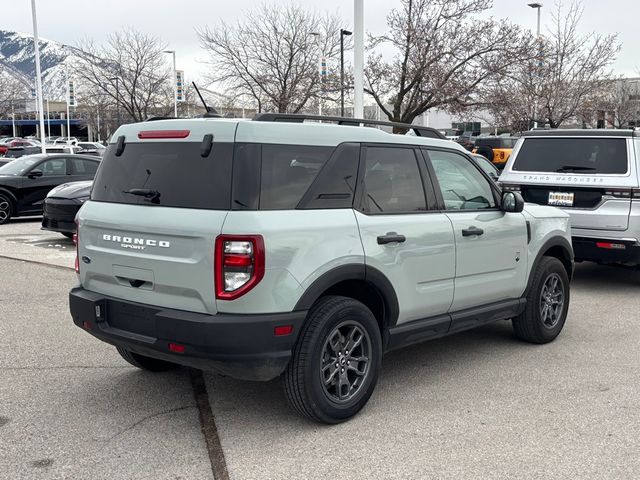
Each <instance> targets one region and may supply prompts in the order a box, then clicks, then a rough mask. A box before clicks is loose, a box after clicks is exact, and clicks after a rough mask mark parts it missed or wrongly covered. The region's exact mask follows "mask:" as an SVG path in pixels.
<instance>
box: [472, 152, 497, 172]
mask: <svg viewBox="0 0 640 480" xmlns="http://www.w3.org/2000/svg"><path fill="white" fill-rule="evenodd" d="M473 160H474V161H475V162H476V165H478V166H479V167H480V168H481V169H482V171H483V172H484V173H486V174H487V175H489V176H490V177H491V176H492V175H493V176H496V177H499V176H500V171H499V170H498V169H497V168H496V166H495V165H494V164H493V163H491V162H490V161H489V160H488V159H487V158H485V157H483V156H482V155H473Z"/></svg>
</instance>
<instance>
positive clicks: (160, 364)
mask: <svg viewBox="0 0 640 480" xmlns="http://www.w3.org/2000/svg"><path fill="white" fill-rule="evenodd" d="M116 350H118V353H119V354H120V356H121V357H122V358H124V359H125V360H126V361H127V362H129V363H130V364H131V365H133V366H134V367H138V368H140V369H142V370H147V371H149V372H164V371H167V370H172V369H174V368H178V365H177V364H175V363H171V362H165V361H164V360H158V359H157V358H152V357H145V356H144V355H140V354H138V353H133V352H131V351H129V350H127V349H125V348H122V347H116Z"/></svg>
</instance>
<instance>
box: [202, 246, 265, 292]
mask: <svg viewBox="0 0 640 480" xmlns="http://www.w3.org/2000/svg"><path fill="white" fill-rule="evenodd" d="M264 263H265V255H264V239H263V238H262V235H220V236H218V238H216V245H215V265H214V269H215V289H216V298H217V299H219V300H234V299H236V298H238V297H241V296H242V295H244V294H245V293H247V292H248V291H249V290H251V289H252V288H253V287H255V286H256V285H257V284H258V283H259V282H260V280H262V277H263V276H264Z"/></svg>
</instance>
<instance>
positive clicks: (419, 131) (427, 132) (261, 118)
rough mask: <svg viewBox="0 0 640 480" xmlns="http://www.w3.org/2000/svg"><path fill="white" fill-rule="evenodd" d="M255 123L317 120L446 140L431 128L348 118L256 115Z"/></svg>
mask: <svg viewBox="0 0 640 480" xmlns="http://www.w3.org/2000/svg"><path fill="white" fill-rule="evenodd" d="M253 120H254V121H257V122H293V123H304V121H305V120H318V121H323V122H335V123H337V124H338V125H348V126H352V127H359V126H361V125H380V126H383V127H397V128H405V129H407V130H413V132H414V133H415V134H416V136H418V137H427V138H439V139H442V140H446V139H447V137H445V136H444V135H443V134H442V133H441V132H440V131H438V130H436V129H435V128H431V127H423V126H421V125H410V124H408V123H399V122H385V121H381V120H367V119H364V118H348V117H328V116H323V115H305V114H300V113H258V114H257V115H256V116H255V117H253Z"/></svg>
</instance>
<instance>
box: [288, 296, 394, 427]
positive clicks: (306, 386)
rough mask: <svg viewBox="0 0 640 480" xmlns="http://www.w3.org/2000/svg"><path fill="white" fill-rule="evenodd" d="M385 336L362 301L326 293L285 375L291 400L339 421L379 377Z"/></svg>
mask: <svg viewBox="0 0 640 480" xmlns="http://www.w3.org/2000/svg"><path fill="white" fill-rule="evenodd" d="M381 360H382V339H381V336H380V328H379V327H378V322H377V321H376V319H375V317H374V316H373V314H372V313H371V311H370V310H369V309H368V308H367V307H366V306H365V305H363V304H362V303H360V302H358V301H356V300H353V299H351V298H346V297H338V296H328V297H323V298H322V299H320V300H319V301H318V302H317V303H316V304H315V305H314V306H313V308H312V309H311V310H310V312H309V315H308V316H307V320H306V323H305V327H304V329H303V331H302V332H301V334H300V338H299V339H298V342H297V344H296V346H295V348H294V351H293V356H292V358H291V361H290V362H289V365H288V367H287V370H286V371H285V373H284V375H283V383H284V390H285V394H286V396H287V399H288V401H289V403H290V404H291V406H292V407H293V408H294V409H295V410H297V411H298V413H300V414H301V415H303V416H305V417H308V418H310V419H312V420H314V421H316V422H322V423H330V424H331V423H339V422H342V421H345V420H347V419H349V418H351V417H353V416H354V415H355V414H356V413H358V412H359V411H360V410H361V409H362V407H364V405H365V404H366V403H367V401H368V400H369V397H371V394H372V393H373V390H374V388H375V386H376V383H377V381H378V372H379V371H380V364H381Z"/></svg>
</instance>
